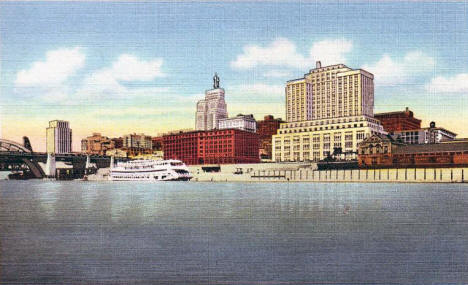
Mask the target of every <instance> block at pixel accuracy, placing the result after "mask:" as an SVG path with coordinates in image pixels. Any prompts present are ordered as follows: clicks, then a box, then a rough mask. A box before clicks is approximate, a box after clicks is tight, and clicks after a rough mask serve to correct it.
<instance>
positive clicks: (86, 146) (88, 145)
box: [81, 133, 115, 155]
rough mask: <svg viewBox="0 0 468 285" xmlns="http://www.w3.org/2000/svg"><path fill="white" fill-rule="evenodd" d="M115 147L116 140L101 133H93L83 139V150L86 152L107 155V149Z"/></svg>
mask: <svg viewBox="0 0 468 285" xmlns="http://www.w3.org/2000/svg"><path fill="white" fill-rule="evenodd" d="M114 148H115V143H114V141H113V140H111V139H109V138H108V137H105V136H102V135H101V134H100V133H93V135H92V136H89V137H87V138H85V139H82V140H81V152H83V153H86V154H97V155H105V154H106V151H107V150H110V149H114Z"/></svg>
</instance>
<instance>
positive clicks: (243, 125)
mask: <svg viewBox="0 0 468 285" xmlns="http://www.w3.org/2000/svg"><path fill="white" fill-rule="evenodd" d="M218 129H220V130H225V129H239V130H243V131H248V132H253V133H255V132H256V130H257V121H255V118H254V116H253V115H252V114H250V115H242V114H239V115H237V116H235V117H232V118H225V119H220V120H219V121H218Z"/></svg>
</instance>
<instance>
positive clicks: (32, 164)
mask: <svg viewBox="0 0 468 285" xmlns="http://www.w3.org/2000/svg"><path fill="white" fill-rule="evenodd" d="M0 152H9V153H11V152H17V153H22V154H25V153H31V150H30V149H28V148H26V147H25V146H23V145H21V144H20V143H17V142H14V141H10V140H6V139H0ZM8 163H16V164H17V163H23V164H25V165H26V166H27V167H28V168H29V170H30V171H31V173H32V174H33V175H34V177H36V178H42V177H45V173H44V170H43V169H42V168H41V166H40V165H39V164H38V162H37V161H35V160H34V159H32V158H27V157H19V158H18V159H16V162H12V161H11V160H10V161H9V162H8Z"/></svg>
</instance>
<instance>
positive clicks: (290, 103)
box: [285, 78, 312, 122]
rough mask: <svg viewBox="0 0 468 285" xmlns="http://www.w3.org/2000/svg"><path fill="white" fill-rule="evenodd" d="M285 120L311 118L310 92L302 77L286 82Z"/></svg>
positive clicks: (292, 120)
mask: <svg viewBox="0 0 468 285" xmlns="http://www.w3.org/2000/svg"><path fill="white" fill-rule="evenodd" d="M285 93H286V121H288V122H298V121H307V120H311V119H312V92H311V88H310V83H308V82H306V80H305V79H304V78H299V79H294V80H290V81H288V82H287V83H286V88H285Z"/></svg>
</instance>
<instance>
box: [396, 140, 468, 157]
mask: <svg viewBox="0 0 468 285" xmlns="http://www.w3.org/2000/svg"><path fill="white" fill-rule="evenodd" d="M458 151H468V141H464V142H456V143H448V142H447V143H436V144H410V145H403V146H400V147H398V148H396V149H395V151H394V153H396V154H410V153H428V152H458Z"/></svg>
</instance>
